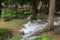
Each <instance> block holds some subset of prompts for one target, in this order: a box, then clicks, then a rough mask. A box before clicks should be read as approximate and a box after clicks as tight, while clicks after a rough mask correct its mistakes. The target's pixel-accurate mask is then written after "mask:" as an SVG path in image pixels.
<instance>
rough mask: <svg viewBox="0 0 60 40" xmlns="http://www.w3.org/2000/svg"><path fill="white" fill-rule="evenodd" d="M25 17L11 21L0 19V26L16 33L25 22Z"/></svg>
mask: <svg viewBox="0 0 60 40" xmlns="http://www.w3.org/2000/svg"><path fill="white" fill-rule="evenodd" d="M26 22H27V20H25V19H13V20H11V21H7V22H5V21H1V20H0V28H7V29H10V30H13V31H14V34H18V30H19V29H21V27H22V25H23V24H24V23H26Z"/></svg>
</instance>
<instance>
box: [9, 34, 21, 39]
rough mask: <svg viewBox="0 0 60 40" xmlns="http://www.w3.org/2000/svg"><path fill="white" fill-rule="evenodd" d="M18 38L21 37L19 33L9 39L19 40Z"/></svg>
mask: <svg viewBox="0 0 60 40" xmlns="http://www.w3.org/2000/svg"><path fill="white" fill-rule="evenodd" d="M20 39H21V36H20V35H17V36H15V37H13V38H11V39H9V40H20Z"/></svg>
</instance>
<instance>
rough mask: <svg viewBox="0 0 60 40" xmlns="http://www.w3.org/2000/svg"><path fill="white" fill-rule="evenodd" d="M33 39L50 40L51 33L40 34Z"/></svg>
mask: <svg viewBox="0 0 60 40" xmlns="http://www.w3.org/2000/svg"><path fill="white" fill-rule="evenodd" d="M34 40H51V35H42V36H40V37H37V38H35V39H34Z"/></svg>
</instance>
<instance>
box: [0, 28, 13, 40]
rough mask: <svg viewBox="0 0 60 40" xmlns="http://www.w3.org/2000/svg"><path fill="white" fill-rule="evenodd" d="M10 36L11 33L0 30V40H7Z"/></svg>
mask: <svg viewBox="0 0 60 40" xmlns="http://www.w3.org/2000/svg"><path fill="white" fill-rule="evenodd" d="M11 36H12V32H11V31H10V30H8V29H6V28H0V40H5V39H8V38H10V37H11Z"/></svg>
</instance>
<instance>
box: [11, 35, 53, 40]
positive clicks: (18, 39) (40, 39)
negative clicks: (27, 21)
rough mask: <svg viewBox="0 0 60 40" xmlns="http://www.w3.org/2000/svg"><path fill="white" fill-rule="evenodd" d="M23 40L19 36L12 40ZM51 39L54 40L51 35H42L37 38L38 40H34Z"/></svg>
mask: <svg viewBox="0 0 60 40" xmlns="http://www.w3.org/2000/svg"><path fill="white" fill-rule="evenodd" d="M21 38H22V37H21V36H20V35H17V36H15V37H13V38H11V39H10V40H21ZM27 39H28V38H27ZM27 39H26V40H27ZM51 39H52V36H51V35H42V36H39V37H37V38H35V39H33V40H51Z"/></svg>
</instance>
